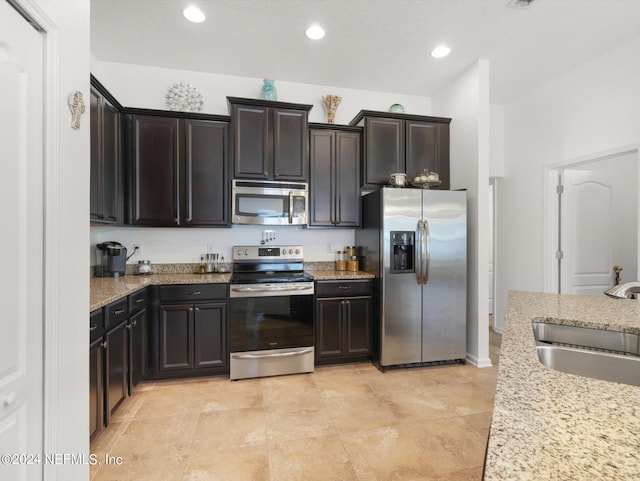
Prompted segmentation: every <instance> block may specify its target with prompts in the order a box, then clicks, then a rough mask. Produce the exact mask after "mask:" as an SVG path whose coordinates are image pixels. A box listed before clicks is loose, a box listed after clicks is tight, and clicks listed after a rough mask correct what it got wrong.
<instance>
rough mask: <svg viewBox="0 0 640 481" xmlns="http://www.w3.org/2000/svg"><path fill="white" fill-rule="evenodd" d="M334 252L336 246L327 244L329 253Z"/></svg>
mask: <svg viewBox="0 0 640 481" xmlns="http://www.w3.org/2000/svg"><path fill="white" fill-rule="evenodd" d="M333 251H334V246H333V244H332V243H331V242H329V243H328V244H327V252H333Z"/></svg>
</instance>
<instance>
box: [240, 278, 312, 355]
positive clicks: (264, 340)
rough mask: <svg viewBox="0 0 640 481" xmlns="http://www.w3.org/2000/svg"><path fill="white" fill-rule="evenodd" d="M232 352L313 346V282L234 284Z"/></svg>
mask: <svg viewBox="0 0 640 481" xmlns="http://www.w3.org/2000/svg"><path fill="white" fill-rule="evenodd" d="M229 297H230V299H229V305H230V308H229V335H230V341H229V343H230V346H229V347H230V348H231V352H246V351H263V350H270V349H285V348H294V347H306V346H309V347H310V346H313V282H294V283H268V284H232V285H231V287H230V289H229Z"/></svg>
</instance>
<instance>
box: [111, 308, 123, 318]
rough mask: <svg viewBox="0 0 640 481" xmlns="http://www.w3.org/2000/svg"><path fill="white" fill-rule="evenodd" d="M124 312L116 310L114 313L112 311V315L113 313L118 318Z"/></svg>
mask: <svg viewBox="0 0 640 481" xmlns="http://www.w3.org/2000/svg"><path fill="white" fill-rule="evenodd" d="M124 311H125V310H124V309H118V310H116V311H113V313H114V314H115V315H116V316H119V315H120V314H122V313H123V312H124Z"/></svg>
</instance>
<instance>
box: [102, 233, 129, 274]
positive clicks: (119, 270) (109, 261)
mask: <svg viewBox="0 0 640 481" xmlns="http://www.w3.org/2000/svg"><path fill="white" fill-rule="evenodd" d="M96 261H97V265H96V270H95V275H96V277H120V276H124V271H125V268H126V263H127V248H126V247H125V246H123V245H122V244H120V243H119V242H115V241H108V242H102V243H100V244H97V245H96Z"/></svg>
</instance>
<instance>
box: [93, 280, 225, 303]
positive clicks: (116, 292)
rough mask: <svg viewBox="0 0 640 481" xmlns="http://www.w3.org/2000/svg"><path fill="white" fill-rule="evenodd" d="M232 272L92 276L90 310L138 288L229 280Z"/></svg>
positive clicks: (120, 297)
mask: <svg viewBox="0 0 640 481" xmlns="http://www.w3.org/2000/svg"><path fill="white" fill-rule="evenodd" d="M229 279H231V274H228V273H227V274H152V275H148V276H136V275H126V276H122V277H117V278H113V277H92V278H91V284H90V293H91V294H90V300H89V305H90V310H91V311H94V310H96V309H98V308H100V307H102V306H106V305H107V304H109V303H110V302H113V301H117V300H118V299H122V298H123V297H125V296H127V295H129V294H132V293H133V292H135V291H137V290H138V289H142V288H143V287H147V286H151V285H161V284H213V283H221V282H229Z"/></svg>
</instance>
